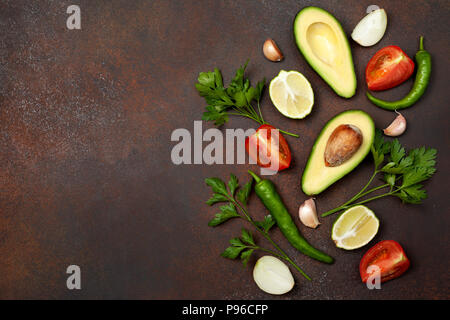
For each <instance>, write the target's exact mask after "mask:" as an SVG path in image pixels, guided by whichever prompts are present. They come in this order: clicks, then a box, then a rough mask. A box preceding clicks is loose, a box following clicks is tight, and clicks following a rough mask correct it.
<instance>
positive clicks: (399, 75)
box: [366, 46, 414, 91]
mask: <svg viewBox="0 0 450 320" xmlns="http://www.w3.org/2000/svg"><path fill="white" fill-rule="evenodd" d="M413 72H414V62H413V61H412V60H411V59H410V58H409V57H408V56H407V55H406V53H404V52H403V50H402V49H400V48H399V47H397V46H388V47H384V48H383V49H381V50H379V51H378V52H377V53H375V55H374V56H373V57H372V59H370V61H369V63H368V64H367V67H366V82H367V86H368V87H369V90H372V91H380V90H386V89H390V88H393V87H395V86H398V85H399V84H400V83H402V82H404V81H406V80H407V79H408V78H409V77H411V75H412V74H413Z"/></svg>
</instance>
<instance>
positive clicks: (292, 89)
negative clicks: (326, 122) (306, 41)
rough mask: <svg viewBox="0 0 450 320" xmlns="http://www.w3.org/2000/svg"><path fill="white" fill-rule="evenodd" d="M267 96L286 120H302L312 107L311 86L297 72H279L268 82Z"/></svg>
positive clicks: (312, 95)
mask: <svg viewBox="0 0 450 320" xmlns="http://www.w3.org/2000/svg"><path fill="white" fill-rule="evenodd" d="M269 95H270V99H271V100H272V103H273V105H274V106H275V108H277V109H278V111H280V112H281V114H283V115H284V116H286V117H288V118H293V119H303V118H304V117H306V116H307V115H308V114H310V113H311V110H312V107H313V105H314V93H313V90H312V87H311V84H310V83H309V81H308V80H307V79H306V78H305V76H304V75H302V74H301V73H300V72H298V71H285V70H281V71H280V73H279V74H278V75H277V76H276V77H275V78H273V79H272V81H271V82H270V86H269Z"/></svg>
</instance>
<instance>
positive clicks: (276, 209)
mask: <svg viewBox="0 0 450 320" xmlns="http://www.w3.org/2000/svg"><path fill="white" fill-rule="evenodd" d="M248 173H250V175H251V176H252V177H253V178H254V179H255V181H256V185H255V193H256V195H257V196H258V197H259V198H260V199H261V201H262V203H263V204H264V206H265V207H266V208H267V209H268V210H269V211H270V214H271V215H272V217H273V218H274V219H275V221H276V223H277V225H278V227H279V228H280V230H281V232H282V233H283V234H284V236H285V237H286V239H288V241H289V242H290V243H291V245H292V246H293V247H294V248H296V249H297V250H299V251H300V252H302V253H304V254H306V255H307V256H309V257H311V258H313V259H316V260H319V261H322V262H325V263H332V262H333V258H332V257H330V256H329V255H327V254H325V253H323V252H321V251H319V250H317V249H316V248H314V247H313V246H311V245H310V244H309V243H308V242H307V241H306V240H305V238H303V236H302V235H301V234H300V232H299V231H298V229H297V226H296V225H295V223H294V221H293V220H292V217H291V215H290V214H289V212H288V210H287V209H286V207H285V205H284V203H283V201H282V200H281V198H280V195H279V194H278V192H277V190H276V189H275V185H274V184H273V183H272V181H270V180H262V179H261V178H260V177H258V176H257V175H256V174H255V173H253V172H252V171H250V170H249V171H248Z"/></svg>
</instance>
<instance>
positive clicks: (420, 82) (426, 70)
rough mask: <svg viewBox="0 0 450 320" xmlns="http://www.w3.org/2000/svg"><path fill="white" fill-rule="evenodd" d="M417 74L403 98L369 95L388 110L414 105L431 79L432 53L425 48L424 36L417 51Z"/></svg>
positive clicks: (368, 94) (376, 103) (375, 102)
mask: <svg viewBox="0 0 450 320" xmlns="http://www.w3.org/2000/svg"><path fill="white" fill-rule="evenodd" d="M416 62H417V74H416V79H415V80H414V85H413V87H412V89H411V91H410V92H409V93H408V94H407V95H406V96H405V97H404V98H403V99H401V100H398V101H384V100H380V99H377V98H375V97H374V96H372V95H371V94H370V93H369V92H367V97H368V98H369V100H370V101H372V103H374V104H375V105H377V106H378V107H381V108H383V109H386V110H397V109H404V108H408V107H410V106H412V105H413V104H414V103H416V101H417V100H419V99H420V97H421V96H422V95H423V94H424V92H425V89H426V88H427V86H428V82H429V81H430V74H431V55H430V53H428V52H427V51H426V50H425V49H424V48H423V37H420V45H419V51H417V53H416Z"/></svg>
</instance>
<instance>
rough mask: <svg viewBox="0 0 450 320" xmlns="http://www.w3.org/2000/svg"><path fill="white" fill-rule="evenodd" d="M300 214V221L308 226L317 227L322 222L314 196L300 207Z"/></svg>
mask: <svg viewBox="0 0 450 320" xmlns="http://www.w3.org/2000/svg"><path fill="white" fill-rule="evenodd" d="M298 216H299V218H300V221H301V222H302V223H303V224H304V225H305V226H307V227H310V228H313V229H315V228H317V226H318V225H319V224H320V222H319V219H318V218H317V210H316V203H315V202H314V199H313V198H310V199H308V200H306V201H305V202H303V204H302V205H301V206H300V208H299V209H298Z"/></svg>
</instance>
